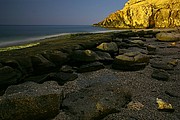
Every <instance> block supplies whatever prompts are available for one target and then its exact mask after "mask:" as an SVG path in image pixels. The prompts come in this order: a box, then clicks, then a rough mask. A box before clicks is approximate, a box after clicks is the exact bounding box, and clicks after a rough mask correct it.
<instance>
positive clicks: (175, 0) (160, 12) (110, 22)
mask: <svg viewBox="0 0 180 120" xmlns="http://www.w3.org/2000/svg"><path fill="white" fill-rule="evenodd" d="M97 25H98V26H102V27H116V28H169V27H177V26H180V1H179V0H129V1H128V2H127V3H126V4H125V7H124V8H123V9H122V10H118V11H116V12H114V13H112V14H110V15H109V16H108V17H107V18H105V19H104V20H103V21H102V22H99V23H98V24H97Z"/></svg>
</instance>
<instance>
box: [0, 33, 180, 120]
mask: <svg viewBox="0 0 180 120" xmlns="http://www.w3.org/2000/svg"><path fill="white" fill-rule="evenodd" d="M179 35H180V33H179V32H178V31H172V30H171V31H164V30H122V31H116V32H110V33H86V34H72V35H65V36H59V37H55V38H49V39H45V40H42V41H38V44H37V43H32V44H33V45H35V46H30V47H27V48H24V47H20V48H18V47H13V48H18V49H14V50H13V49H11V48H7V49H6V48H3V49H0V51H1V52H0V95H1V96H0V119H1V120H40V119H41V120H152V119H153V120H179V119H180V114H179V113H180V93H179V91H180V87H179V86H180V64H178V63H179V61H180V36H179Z"/></svg>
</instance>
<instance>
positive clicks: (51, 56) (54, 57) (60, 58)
mask: <svg viewBox="0 0 180 120" xmlns="http://www.w3.org/2000/svg"><path fill="white" fill-rule="evenodd" d="M42 55H43V56H44V57H45V58H46V59H47V60H49V61H51V62H52V63H54V64H55V65H57V66H61V65H63V64H64V63H66V62H67V61H68V60H69V59H68V54H66V53H63V52H61V51H46V52H44V53H43V54H42Z"/></svg>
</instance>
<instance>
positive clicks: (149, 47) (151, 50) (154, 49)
mask: <svg viewBox="0 0 180 120" xmlns="http://www.w3.org/2000/svg"><path fill="white" fill-rule="evenodd" d="M146 48H147V50H148V51H149V52H154V51H156V49H157V48H156V46H154V45H147V46H146Z"/></svg>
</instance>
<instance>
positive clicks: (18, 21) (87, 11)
mask: <svg viewBox="0 0 180 120" xmlns="http://www.w3.org/2000/svg"><path fill="white" fill-rule="evenodd" d="M127 1H128V0H0V25H91V24H93V23H97V22H100V21H102V20H103V19H104V18H106V17H107V16H108V15H109V14H110V13H112V12H115V11H116V10H120V9H122V8H123V7H124V4H125V3H126V2H127Z"/></svg>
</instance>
